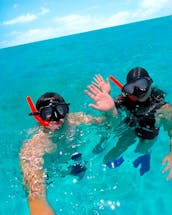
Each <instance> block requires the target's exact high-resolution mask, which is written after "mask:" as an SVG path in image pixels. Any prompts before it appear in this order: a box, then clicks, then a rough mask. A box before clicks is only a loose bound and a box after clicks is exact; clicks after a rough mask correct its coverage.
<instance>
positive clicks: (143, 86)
mask: <svg viewBox="0 0 172 215" xmlns="http://www.w3.org/2000/svg"><path fill="white" fill-rule="evenodd" d="M152 82H153V81H152V79H151V78H150V76H149V74H148V72H147V71H146V70H145V69H143V68H141V67H137V68H134V69H132V70H130V71H129V73H128V75H127V83H126V84H125V85H124V86H122V85H121V84H120V82H119V84H117V86H118V87H120V88H121V90H122V94H121V95H120V96H119V97H118V98H116V99H115V100H113V99H112V97H111V96H110V95H109V94H110V84H109V82H108V81H104V80H103V78H102V76H101V75H96V76H95V78H94V82H93V84H92V85H89V86H88V90H86V91H85V93H86V94H87V95H88V96H89V97H90V98H92V99H93V100H94V101H95V102H96V104H90V105H89V106H90V107H92V108H95V109H97V110H101V111H106V112H112V113H113V115H117V114H118V113H119V112H120V110H123V109H124V110H125V111H126V113H127V117H126V118H125V120H124V122H125V123H126V125H127V127H126V128H125V129H124V130H123V131H121V135H120V137H119V140H118V142H117V144H116V146H115V147H114V148H113V149H112V150H110V151H109V152H108V154H107V155H106V156H105V157H104V162H105V163H106V164H107V165H108V166H109V167H113V166H115V163H117V164H118V165H117V166H119V162H118V159H119V160H120V164H121V163H122V162H123V160H122V159H121V157H120V156H121V154H122V153H123V152H124V151H125V150H126V149H127V148H128V147H129V146H130V145H131V144H133V143H134V142H135V139H136V137H139V140H140V143H139V144H138V146H137V149H136V151H138V152H141V151H142V153H145V152H146V153H147V152H148V150H145V151H143V150H144V148H146V147H147V148H148V147H149V148H150V146H151V145H152V144H153V139H154V138H155V137H156V136H157V135H158V132H159V128H158V127H157V126H156V117H157V111H159V110H161V109H163V107H165V104H166V102H165V101H164V93H163V92H162V91H161V90H159V89H155V88H152V86H151V85H152ZM171 130H172V128H171V127H169V128H168V134H169V136H170V139H171V136H172V135H171V132H170V131H171ZM126 137H127V138H126ZM141 148H142V149H143V150H140V149H141ZM171 151H172V150H171V149H170V154H169V155H168V156H167V158H166V160H168V162H169V164H168V165H167V167H168V168H170V167H169V165H170V163H172V152H171ZM121 161H122V162H121ZM145 161H146V162H145ZM149 161H150V155H149V156H147V155H146V156H143V155H142V156H140V157H139V158H138V159H136V161H134V163H133V165H134V166H135V167H137V166H138V165H139V164H140V163H141V162H144V163H146V165H147V167H146V168H145V167H144V166H141V169H140V175H143V174H144V173H145V172H146V171H148V170H149ZM142 167H143V168H142ZM165 170H166V169H165ZM169 177H172V173H171V172H170V176H169Z"/></svg>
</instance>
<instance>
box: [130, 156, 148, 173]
mask: <svg viewBox="0 0 172 215" xmlns="http://www.w3.org/2000/svg"><path fill="white" fill-rule="evenodd" d="M139 165H141V167H140V176H142V175H144V174H145V173H146V172H148V171H149V170H150V154H145V155H141V156H140V157H138V158H137V159H136V160H135V161H134V162H133V166H134V167H135V168H137V167H138V166H139Z"/></svg>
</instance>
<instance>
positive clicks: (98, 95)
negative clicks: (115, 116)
mask: <svg viewBox="0 0 172 215" xmlns="http://www.w3.org/2000/svg"><path fill="white" fill-rule="evenodd" d="M85 93H86V94H87V95H88V96H89V97H90V98H91V99H93V100H94V101H95V103H96V104H89V106H90V107H92V108H94V109H97V110H100V111H110V110H114V109H115V110H116V108H115V104H114V101H113V99H112V97H111V96H110V95H109V94H108V93H107V92H105V91H101V89H100V88H97V87H96V86H94V85H89V86H88V90H85Z"/></svg>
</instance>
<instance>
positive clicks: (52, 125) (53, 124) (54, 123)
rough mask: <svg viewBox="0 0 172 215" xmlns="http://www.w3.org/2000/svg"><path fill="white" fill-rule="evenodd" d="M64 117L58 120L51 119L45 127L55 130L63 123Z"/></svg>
mask: <svg viewBox="0 0 172 215" xmlns="http://www.w3.org/2000/svg"><path fill="white" fill-rule="evenodd" d="M63 123H64V119H60V120H59V121H51V122H50V123H49V125H48V126H47V128H48V129H49V130H51V131H55V130H58V129H60V127H61V126H62V125H63Z"/></svg>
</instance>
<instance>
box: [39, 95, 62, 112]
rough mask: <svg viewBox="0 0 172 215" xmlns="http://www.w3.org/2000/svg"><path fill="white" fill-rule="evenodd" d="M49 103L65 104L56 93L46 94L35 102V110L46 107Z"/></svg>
mask: <svg viewBox="0 0 172 215" xmlns="http://www.w3.org/2000/svg"><path fill="white" fill-rule="evenodd" d="M51 102H57V103H65V100H64V99H63V97H62V96H60V95H59V94H57V93H53V92H47V93H45V94H43V95H42V96H41V97H40V98H39V99H38V101H37V102H36V109H37V110H38V111H39V110H40V108H42V107H45V106H48V105H49V104H50V103H51Z"/></svg>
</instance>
